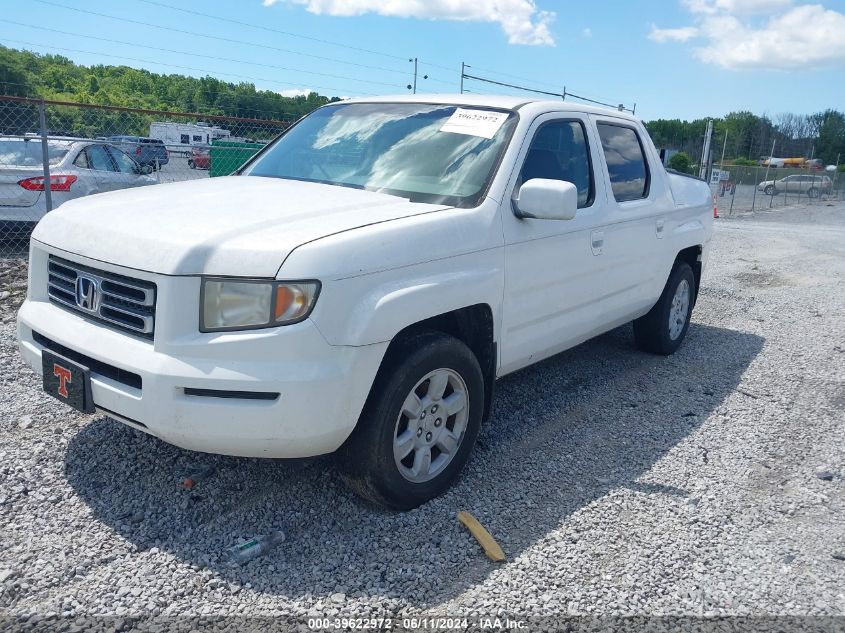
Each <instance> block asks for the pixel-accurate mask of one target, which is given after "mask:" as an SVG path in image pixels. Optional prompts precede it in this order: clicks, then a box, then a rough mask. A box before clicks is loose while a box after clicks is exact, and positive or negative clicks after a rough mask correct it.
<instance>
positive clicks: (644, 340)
mask: <svg viewBox="0 0 845 633" xmlns="http://www.w3.org/2000/svg"><path fill="white" fill-rule="evenodd" d="M694 298H695V275H694V274H693V272H692V268H690V265H689V264H687V263H686V262H676V263H675V266H674V268H672V272H671V273H670V274H669V280H668V281H667V282H666V286H665V287H664V288H663V294H661V295H660V299H658V300H657V303H656V304H655V305H654V307H653V308H652V309H651V310H650V311H649V312H648V314H646V315H645V316H643V317H640V318H639V319H637V320H636V321H634V339H635V340H636V343H637V346H638V347H639V348H640V349H642V350H643V351H646V352H651V353H652V354H661V355H663V356H668V355H669V354H672V353H674V352H675V350H677V349H678V348H679V347H680V346H681V343H682V342H683V340H684V337H685V336H686V334H687V329H688V328H689V323H690V317H691V315H692V306H693V302H694Z"/></svg>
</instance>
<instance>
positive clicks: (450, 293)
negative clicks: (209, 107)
mask: <svg viewBox="0 0 845 633" xmlns="http://www.w3.org/2000/svg"><path fill="white" fill-rule="evenodd" d="M712 222H713V219H712V198H711V194H710V190H709V189H708V187H707V185H706V183H704V182H702V181H700V180H698V179H696V178H692V177H687V176H682V175H676V174H669V173H667V172H666V170H665V169H664V168H663V166H662V165H661V163H660V159H659V156H658V153H657V151H656V150H655V148H654V146H653V144H652V142H651V140H650V139H649V137H648V135H647V133H646V131H645V128H644V127H643V125H642V124H641V123H640V122H639V121H638V120H636V119H634V118H632V117H630V116H627V115H624V114H621V113H619V112H616V111H612V110H604V109H598V108H592V107H588V106H582V105H577V104H573V103H561V102H551V101H549V102H542V101H530V100H526V99H524V98H521V97H486V96H480V95H455V96H442V95H438V96H429V97H423V96H420V95H414V96H413V97H411V96H403V97H384V98H373V99H359V100H351V101H345V102H343V103H337V104H331V105H327V106H324V107H322V108H320V109H318V110H316V111H315V112H313V113H312V114H310V115H308V116H307V117H305V118H304V119H302V120H301V121H299V122H298V123H297V124H296V125H295V126H294V127H292V128H291V129H290V130H289V131H288V132H286V133H285V134H284V135H283V136H282V137H280V138H279V139H278V140H276V141H275V142H274V143H272V144H271V145H269V146H268V147H266V148H264V149H263V150H262V151H261V152H259V153H258V154H257V155H256V156H255V157H254V158H253V159H252V160H250V161H249V162H248V163H247V164H246V165H245V166H244V167H243V168H241V169H240V170H239V172H238V173H237V175H234V176H231V177H225V178H214V179H211V180H203V181H191V182H182V183H174V184H165V185H160V186H158V187H152V188H148V189H143V190H140V191H136V192H132V193H128V192H116V193H109V194H104V195H100V196H96V197H94V198H90V199H85V200H78V201H74V202H71V203H68V204H66V205H64V206H63V207H62V208H61V209H60V210H59V211H57V212H55V213H51V214H49V215H48V216H47V217H46V218H45V219H44V220H43V221H42V222H41V223H40V224H39V225H38V227H37V228H36V230H35V232H34V234H33V239H32V245H31V254H30V287H29V293H28V297H27V300H26V302H25V303H24V305H23V306H22V307H21V309H20V312H19V315H18V335H19V341H20V349H21V351H22V353H23V356H24V357H25V358H26V360H27V362H28V363H29V364H30V365H31V366H32V367H33V368H34V369H35V370H36V371H38V372H39V373H43V380H44V388H45V389H46V390H47V391H48V392H49V393H51V394H52V395H54V396H56V397H58V398H60V399H61V400H63V401H65V402H66V403H68V404H69V405H71V406H73V407H75V408H77V409H79V410H80V411H84V412H94V411H97V410H99V411H102V412H104V413H106V414H108V415H109V416H112V417H114V418H116V419H118V420H121V421H123V422H124V423H126V424H127V425H129V426H131V427H133V428H135V429H139V430H141V431H144V432H146V433H150V434H152V435H155V436H157V437H159V438H161V439H163V440H165V441H167V442H171V443H173V444H176V445H178V446H182V447H185V448H188V449H193V450H199V451H207V452H212V453H224V454H229V455H244V456H258V457H303V456H311V455H319V454H324V453H331V452H335V451H336V452H337V457H338V460H337V461H338V463H339V466H340V468H341V472H342V473H343V476H344V478H345V479H346V480H347V481H348V482H350V484H351V485H352V487H353V489H354V490H356V491H357V492H358V493H360V494H361V495H363V496H365V497H367V498H369V499H371V500H373V501H375V502H377V503H380V504H383V505H385V506H389V507H393V508H400V509H405V508H411V507H414V506H417V505H419V504H420V503H423V502H425V501H426V500H428V499H431V498H432V497H434V496H436V495H438V494H440V493H441V492H443V491H444V490H445V489H446V488H447V487H448V486H449V485H450V484H451V483H452V482H453V481H454V480H455V479H456V477H457V476H458V474H459V472H460V471H461V469H462V468H463V467H464V465H465V463H466V462H467V459H468V458H469V454H470V451H471V449H472V446H473V444H474V442H475V439H476V437H477V435H478V433H479V429H480V428H481V424H482V423H483V421H484V419H485V418H486V417H487V416H488V415H489V412H490V409H491V403H492V400H493V392H494V385H495V381H496V379H497V378H499V377H501V376H503V375H505V374H508V373H510V372H513V371H516V370H518V369H520V368H522V367H525V366H527V365H530V364H532V363H535V362H537V361H539V360H541V359H544V358H547V357H549V356H551V355H553V354H557V353H558V352H561V351H562V350H565V349H567V348H570V347H573V346H575V345H578V344H579V343H581V342H583V341H585V340H587V339H589V338H591V337H594V336H596V335H598V334H601V333H602V332H606V331H608V330H610V329H612V328H615V327H618V326H620V325H622V324H625V323H628V322H631V321H633V322H634V335H635V339H636V342H637V344H638V345H639V347H640V348H642V349H644V350H647V351H650V352H654V353H657V354H670V353H672V352H674V351H675V350H676V349H677V348H678V346H679V345H680V344H681V341H682V340H683V339H684V336H685V334H686V332H687V328H688V327H689V323H690V313H691V311H692V309H693V305H694V304H695V301H696V297H697V295H698V287H699V282H700V279H701V272H702V267H703V266H704V263H705V261H706V259H707V253H708V242H709V240H710V236H711V233H712Z"/></svg>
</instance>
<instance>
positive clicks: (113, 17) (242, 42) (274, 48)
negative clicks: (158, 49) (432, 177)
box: [33, 0, 408, 75]
mask: <svg viewBox="0 0 845 633" xmlns="http://www.w3.org/2000/svg"><path fill="white" fill-rule="evenodd" d="M33 1H34V2H39V3H41V4H46V5H49V6H53V7H58V8H60V9H67V10H69V11H76V12H78V13H85V14H88V15H95V16H97V17H101V18H107V19H109V20H117V21H120V22H128V23H129V24H137V25H139V26H146V27H150V28H154V29H160V30H163V31H170V32H172V33H181V34H182V35H191V36H194V37H204V38H206V39H211V40H218V41H221V42H228V43H230V44H240V45H242V46H254V47H256V48H264V49H267V50H272V51H277V52H280V53H290V54H292V55H302V56H304V57H312V58H314V59H320V60H322V61H329V62H334V63H338V64H348V65H350V66H357V67H359V68H368V69H370V70H379V71H381V72H387V73H396V74H401V75H407V74H408V71H404V70H396V69H395V68H384V67H383V66H372V65H369V64H359V63H357V62H350V61H346V60H344V59H338V58H335V57H325V56H322V55H314V54H312V53H303V52H301V51H296V50H291V49H288V48H279V47H278V46H270V45H269V44H259V43H258V42H248V41H245V40H236V39H232V38H228V37H221V36H219V35H208V34H206V33H197V32H195V31H187V30H185V29H177V28H175V27H172V26H162V25H160V24H152V23H150V22H142V21H140V20H133V19H131V18H124V17H120V16H116V15H108V14H107V13H99V12H97V11H89V10H88V9H80V8H79V7H70V6H67V5H64V4H59V3H58V2H51V1H50V0H33Z"/></svg>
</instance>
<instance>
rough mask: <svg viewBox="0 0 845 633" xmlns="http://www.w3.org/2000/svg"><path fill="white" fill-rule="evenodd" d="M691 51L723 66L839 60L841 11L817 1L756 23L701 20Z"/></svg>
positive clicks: (842, 56)
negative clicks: (701, 39)
mask: <svg viewBox="0 0 845 633" xmlns="http://www.w3.org/2000/svg"><path fill="white" fill-rule="evenodd" d="M704 29H705V32H706V34H707V37H708V40H709V41H708V43H707V45H706V46H703V47H701V48H698V49H696V51H695V56H696V57H698V58H699V59H701V60H702V61H708V62H712V63H715V64H718V65H719V66H722V67H723V68H730V69H746V68H770V69H780V70H789V69H797V68H807V69H811V68H813V67H814V66H830V65H845V15H843V14H842V13H838V12H837V11H832V10H830V9H825V8H824V7H823V6H821V5H818V4H813V5H803V6H799V7H795V8H793V9H790V10H789V11H787V12H786V13H784V14H782V15H778V16H774V17H771V18H770V19H769V20H768V21H767V22H766V24H765V25H764V26H763V27H762V28H754V27H748V26H746V25H745V24H743V23H741V22H740V21H739V20H737V19H736V18H731V17H725V18H721V19H713V20H707V21H706V22H705V24H704Z"/></svg>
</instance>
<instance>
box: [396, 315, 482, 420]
mask: <svg viewBox="0 0 845 633" xmlns="http://www.w3.org/2000/svg"><path fill="white" fill-rule="evenodd" d="M425 331H435V332H442V333H443V334H448V335H449V336H453V337H455V338H456V339H458V340H459V341H461V342H463V343H464V344H465V345H466V346H467V347H469V349H470V350H471V351H472V353H473V354H474V355H475V357H476V359H478V364H479V365H480V366H481V373H482V375H483V376H484V412H483V415H482V420H487V419H488V418H489V417H490V411H491V407H492V402H493V393H494V387H495V382H496V366H497V360H498V357H497V346H496V341H495V338H494V320H493V310H492V308H491V307H490V305H488V304H486V303H477V304H474V305H470V306H466V307H463V308H458V309H455V310H450V311H448V312H444V313H442V314H438V315H435V316H432V317H429V318H426V319H422V320H421V321H417V322H416V323H412V324H410V325H408V326H406V327H404V328H403V329H401V330H400V331H399V332H397V334H396V336H394V337H393V338H392V339H391V341H390V344H389V346H388V348H387V351H386V352H385V355H384V359H383V360H382V366H384V365H385V363H387V362H388V359H390V358H391V356H392V352H394V351H395V350H396V348H397V347H400V346H401V344H402V342H403V341H405V340H407V339H408V338H410V337H412V336H413V335H415V334H418V333H420V332H425ZM379 371H381V367H380V368H379Z"/></svg>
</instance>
